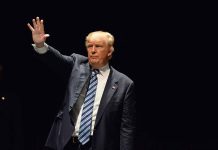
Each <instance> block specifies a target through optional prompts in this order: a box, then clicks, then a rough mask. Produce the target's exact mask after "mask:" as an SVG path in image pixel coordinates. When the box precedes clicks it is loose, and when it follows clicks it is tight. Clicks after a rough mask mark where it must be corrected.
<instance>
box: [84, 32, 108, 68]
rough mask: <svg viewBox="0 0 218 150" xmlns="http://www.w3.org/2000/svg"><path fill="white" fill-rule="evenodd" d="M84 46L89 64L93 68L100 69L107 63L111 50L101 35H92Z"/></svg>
mask: <svg viewBox="0 0 218 150" xmlns="http://www.w3.org/2000/svg"><path fill="white" fill-rule="evenodd" d="M86 46H87V52H88V59H89V63H90V65H91V66H92V67H93V68H100V67H103V66H104V65H106V64H107V63H108V61H109V59H110V57H111V55H112V50H111V46H109V45H108V42H107V38H106V37H105V36H104V35H103V34H101V33H94V34H93V35H92V36H91V37H90V39H89V40H88V41H87V45H86Z"/></svg>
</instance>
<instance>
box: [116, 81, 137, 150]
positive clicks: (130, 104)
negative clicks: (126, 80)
mask: <svg viewBox="0 0 218 150" xmlns="http://www.w3.org/2000/svg"><path fill="white" fill-rule="evenodd" d="M135 134H136V100H135V91H134V83H133V82H132V83H131V84H130V85H129V87H128V89H127V92H126V94H125V98H124V102H123V113H122V118H121V129H120V140H121V141H120V149H121V150H134V146H135Z"/></svg>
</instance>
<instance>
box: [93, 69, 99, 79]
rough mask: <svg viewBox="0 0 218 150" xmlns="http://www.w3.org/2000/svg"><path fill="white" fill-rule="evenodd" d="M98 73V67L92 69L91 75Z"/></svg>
mask: <svg viewBox="0 0 218 150" xmlns="http://www.w3.org/2000/svg"><path fill="white" fill-rule="evenodd" d="M98 73H99V70H98V69H93V70H92V77H94V76H95V75H97V74H98Z"/></svg>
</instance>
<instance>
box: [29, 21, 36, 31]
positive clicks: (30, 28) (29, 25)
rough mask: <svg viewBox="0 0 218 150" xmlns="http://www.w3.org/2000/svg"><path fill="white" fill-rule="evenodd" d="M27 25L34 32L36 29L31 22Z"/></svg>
mask: <svg viewBox="0 0 218 150" xmlns="http://www.w3.org/2000/svg"><path fill="white" fill-rule="evenodd" d="M27 26H28V27H29V29H30V30H31V31H32V32H34V31H35V30H34V28H33V27H32V26H31V25H30V24H29V23H28V24H27Z"/></svg>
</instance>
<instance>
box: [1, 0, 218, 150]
mask: <svg viewBox="0 0 218 150" xmlns="http://www.w3.org/2000/svg"><path fill="white" fill-rule="evenodd" d="M198 6H199V5H198V4H194V5H193V4H184V3H179V4H178V3H174V4H173V3H148V2H144V3H143V4H142V3H139V2H137V1H134V2H132V1H131V2H126V1H123V2H122V1H119V2H113V1H107V2H104V1H99V2H93V1H90V2H86V1H84V2H82V1H81V2H72V1H71V2H69V1H51V2H49V1H34V2H20V1H19V2H10V1H8V2H6V3H5V4H3V5H1V7H2V8H4V7H5V9H4V10H3V9H1V10H0V17H1V24H0V27H1V36H0V39H1V48H0V60H1V63H2V64H3V65H4V67H5V70H6V74H7V76H6V79H5V80H7V82H8V85H9V87H10V89H12V90H13V91H15V92H16V94H17V95H18V96H19V97H20V99H21V105H22V114H23V118H22V120H23V129H24V143H25V149H30V150H41V149H43V145H44V143H45V140H46V137H47V135H48V132H49V130H50V127H51V124H52V121H53V119H54V116H55V114H56V113H57V110H58V108H59V104H60V102H61V100H62V99H63V95H64V90H65V89H64V87H65V83H63V82H61V80H59V76H58V75H56V74H55V72H53V71H52V70H50V69H49V68H48V67H47V66H45V65H44V64H43V63H42V62H40V61H39V60H37V59H36V57H35V55H36V54H35V52H34V51H33V49H32V46H31V44H32V40H31V32H30V31H29V29H28V27H27V25H26V24H27V23H28V22H31V20H32V19H33V18H35V17H36V16H39V17H40V18H41V19H43V20H44V22H45V31H46V33H48V34H50V37H49V38H48V39H47V43H48V44H49V45H52V46H53V47H55V48H57V49H59V50H60V51H61V53H63V54H67V55H70V54H71V53H72V52H76V53H80V54H84V55H86V50H85V47H84V38H85V36H86V35H87V34H88V33H89V32H91V31H94V30H106V31H109V32H111V33H112V34H113V35H114V36H115V53H114V56H113V59H112V62H111V63H112V65H113V66H114V68H116V69H118V70H119V71H121V72H123V73H124V74H126V75H128V76H129V77H130V78H132V79H133V80H134V81H135V84H136V95H137V130H138V132H137V147H136V149H137V150H140V149H141V150H144V149H149V150H165V149H167V150H168V149H173V150H176V149H182V150H192V149H218V137H217V134H218V130H217V123H216V120H217V119H216V118H217V108H216V100H217V96H216V94H215V92H216V91H217V90H215V89H216V88H214V87H217V86H216V84H215V83H214V82H215V81H214V78H213V77H214V72H215V71H214V68H213V67H214V62H215V59H214V52H210V51H209V50H208V47H207V45H206V44H204V43H203V42H202V39H201V37H202V35H203V34H205V30H202V29H203V28H204V25H205V21H202V18H203V19H206V16H205V15H204V12H205V11H206V10H205V9H206V6H204V7H200V8H199V9H198ZM200 6H202V5H200ZM206 21H207V20H206Z"/></svg>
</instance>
